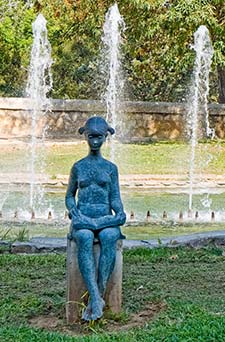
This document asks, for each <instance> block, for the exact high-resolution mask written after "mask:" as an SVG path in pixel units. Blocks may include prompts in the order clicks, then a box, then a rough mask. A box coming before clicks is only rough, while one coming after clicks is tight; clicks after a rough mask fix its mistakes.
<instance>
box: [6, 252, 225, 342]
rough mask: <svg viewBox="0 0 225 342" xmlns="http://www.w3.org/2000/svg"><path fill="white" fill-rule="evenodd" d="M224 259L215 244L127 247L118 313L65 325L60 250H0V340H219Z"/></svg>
mask: <svg viewBox="0 0 225 342" xmlns="http://www.w3.org/2000/svg"><path fill="white" fill-rule="evenodd" d="M224 262H225V257H224V250H223V249H222V248H218V247H215V246H209V247H208V248H205V249H189V248H173V249H168V248H158V249H153V250H149V249H144V248H143V249H133V250H125V251H124V272H123V307H122V313H121V315H118V316H117V317H116V316H112V315H109V314H107V313H106V315H105V317H104V318H103V319H102V320H100V321H99V322H98V323H97V324H95V325H90V324H89V325H88V324H82V325H79V324H78V325H74V326H71V327H68V326H67V325H66V323H65V320H64V319H65V286H66V284H65V270H66V269H65V263H66V259H65V255H64V254H49V255H9V254H5V255H1V256H0V267H1V273H0V284H1V285H0V287H1V291H0V340H1V341H4V342H30V341H35V342H43V341H51V342H59V341H60V342H72V341H74V342H75V341H79V342H80V341H84V342H85V341H91V342H103V341H104V342H105V341H121V342H124V341H125V342H132V341H139V342H142V341H143V342H144V341H149V342H151V341H168V342H171V341H179V342H180V341H184V342H187V341H191V342H192V341H196V342H197V341H198V342H199V341H200V342H201V341H202V342H203V341H204V342H206V341H210V342H211V341H215V342H220V341H221V342H222V341H224V336H225V311H224V307H225V291H224V286H225V285H224V284H225V273H224ZM134 317H138V318H139V323H138V324H137V320H136V321H134ZM40 318H42V321H43V320H44V321H45V323H46V322H50V319H51V322H52V321H53V319H54V322H55V324H53V325H51V326H49V327H47V326H48V324H45V328H41V327H37V324H36V323H37V321H38V319H39V322H40ZM35 322H36V323H35ZM132 322H133V323H132ZM135 322H136V323H135ZM112 326H113V329H112ZM77 334H78V335H77Z"/></svg>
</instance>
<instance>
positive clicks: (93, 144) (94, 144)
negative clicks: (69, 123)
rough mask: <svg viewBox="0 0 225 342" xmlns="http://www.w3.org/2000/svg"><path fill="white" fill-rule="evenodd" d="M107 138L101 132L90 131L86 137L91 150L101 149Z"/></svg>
mask: <svg viewBox="0 0 225 342" xmlns="http://www.w3.org/2000/svg"><path fill="white" fill-rule="evenodd" d="M105 138H106V137H105V135H104V134H101V133H99V132H88V134H86V139H87V142H88V145H89V146H90V149H91V151H99V150H100V148H101V146H102V144H103V143H104V141H105Z"/></svg>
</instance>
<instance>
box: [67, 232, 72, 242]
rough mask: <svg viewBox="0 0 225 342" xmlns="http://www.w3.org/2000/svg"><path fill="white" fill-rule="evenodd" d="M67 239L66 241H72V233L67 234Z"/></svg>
mask: <svg viewBox="0 0 225 342" xmlns="http://www.w3.org/2000/svg"><path fill="white" fill-rule="evenodd" d="M67 239H68V240H73V237H72V233H71V232H70V233H68V234H67Z"/></svg>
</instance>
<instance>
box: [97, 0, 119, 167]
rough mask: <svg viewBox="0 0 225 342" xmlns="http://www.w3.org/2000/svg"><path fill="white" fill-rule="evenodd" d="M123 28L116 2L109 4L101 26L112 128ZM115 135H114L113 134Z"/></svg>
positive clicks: (115, 124) (108, 116)
mask: <svg viewBox="0 0 225 342" xmlns="http://www.w3.org/2000/svg"><path fill="white" fill-rule="evenodd" d="M124 30H125V23H124V21H123V18H122V17H121V15H120V12H119V9H118V6H117V4H114V5H113V6H111V7H110V8H109V10H108V12H107V13H106V17H105V24H104V26H103V32H104V35H103V38H102V41H103V44H104V49H103V56H104V59H105V60H104V61H103V66H104V68H105V70H106V73H107V88H106V92H105V94H104V96H103V98H104V101H105V103H106V121H107V122H109V123H110V125H111V126H112V127H114V128H119V127H118V115H119V113H120V110H121V109H120V99H121V95H122V91H123V85H124V82H123V77H122V65H121V53H120V48H121V41H122V39H121V33H122V32H123V31H124ZM115 136H116V135H115ZM110 159H111V160H112V161H114V159H115V137H114V136H113V137H112V138H111V150H110Z"/></svg>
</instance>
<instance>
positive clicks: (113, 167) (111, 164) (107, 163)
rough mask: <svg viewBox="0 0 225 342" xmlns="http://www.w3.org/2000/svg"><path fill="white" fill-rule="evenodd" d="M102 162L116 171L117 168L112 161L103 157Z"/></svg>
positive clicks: (112, 170)
mask: <svg viewBox="0 0 225 342" xmlns="http://www.w3.org/2000/svg"><path fill="white" fill-rule="evenodd" d="M104 164H105V166H106V167H107V168H108V169H109V170H110V171H111V172H117V170H118V168H117V166H116V164H114V163H112V162H111V161H110V160H107V159H104Z"/></svg>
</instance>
